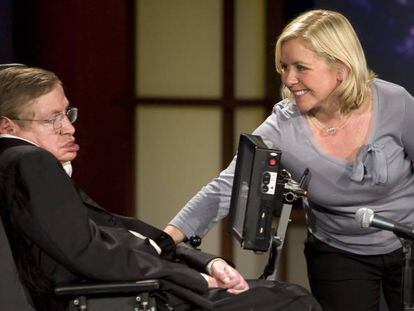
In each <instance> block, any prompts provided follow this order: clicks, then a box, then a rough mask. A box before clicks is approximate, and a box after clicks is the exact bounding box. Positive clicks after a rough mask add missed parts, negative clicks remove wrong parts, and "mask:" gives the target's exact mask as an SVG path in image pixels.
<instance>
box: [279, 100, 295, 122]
mask: <svg viewBox="0 0 414 311" xmlns="http://www.w3.org/2000/svg"><path fill="white" fill-rule="evenodd" d="M274 110H275V112H276V111H278V112H279V113H280V114H281V115H282V116H283V117H284V118H285V119H290V118H292V117H293V116H294V115H295V114H297V111H295V106H294V104H292V103H291V102H289V101H287V100H283V101H281V102H278V103H277V104H276V105H275V108H274Z"/></svg>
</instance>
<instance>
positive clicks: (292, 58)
mask: <svg viewBox="0 0 414 311" xmlns="http://www.w3.org/2000/svg"><path fill="white" fill-rule="evenodd" d="M280 63H281V68H282V72H281V79H282V83H283V84H284V85H285V86H286V87H288V88H289V90H290V91H291V92H292V95H293V96H294V98H295V101H296V105H297V107H298V108H299V110H301V111H302V112H309V111H311V110H314V111H316V110H326V111H331V110H332V108H333V107H332V103H334V102H335V99H334V98H332V96H331V94H332V92H333V91H334V90H335V89H336V88H337V86H338V85H339V84H340V83H341V81H342V78H343V70H341V68H340V66H338V65H335V64H330V63H328V62H327V61H326V60H325V59H323V58H322V57H320V56H318V55H317V54H316V53H315V52H314V51H312V50H310V49H309V48H307V46H306V44H305V42H304V41H303V40H301V39H291V40H288V41H286V42H284V43H283V44H282V46H281V57H280Z"/></svg>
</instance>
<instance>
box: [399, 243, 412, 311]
mask: <svg viewBox="0 0 414 311" xmlns="http://www.w3.org/2000/svg"><path fill="white" fill-rule="evenodd" d="M401 244H402V246H403V253H404V263H403V273H402V283H401V287H402V304H401V305H402V310H414V295H413V290H414V288H413V268H414V256H413V245H414V240H411V239H405V238H401Z"/></svg>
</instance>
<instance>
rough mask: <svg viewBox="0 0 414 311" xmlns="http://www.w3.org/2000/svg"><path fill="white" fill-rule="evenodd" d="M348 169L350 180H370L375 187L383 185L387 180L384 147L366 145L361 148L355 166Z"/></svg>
mask: <svg viewBox="0 0 414 311" xmlns="http://www.w3.org/2000/svg"><path fill="white" fill-rule="evenodd" d="M349 168H350V178H351V180H353V181H356V182H362V181H363V180H371V181H372V183H373V184H375V185H384V184H385V183H386V182H387V178H388V167H387V158H386V156H385V152H384V145H381V144H368V145H364V146H362V147H361V149H360V150H359V152H358V155H357V158H356V162H355V164H353V165H350V167H349Z"/></svg>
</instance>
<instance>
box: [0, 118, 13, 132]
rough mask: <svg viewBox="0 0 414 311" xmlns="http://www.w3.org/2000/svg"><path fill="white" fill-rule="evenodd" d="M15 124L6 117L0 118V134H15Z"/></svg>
mask: <svg viewBox="0 0 414 311" xmlns="http://www.w3.org/2000/svg"><path fill="white" fill-rule="evenodd" d="M15 133H16V123H14V122H13V121H12V120H10V119H9V118H6V117H0V134H10V135H12V134H15Z"/></svg>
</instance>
